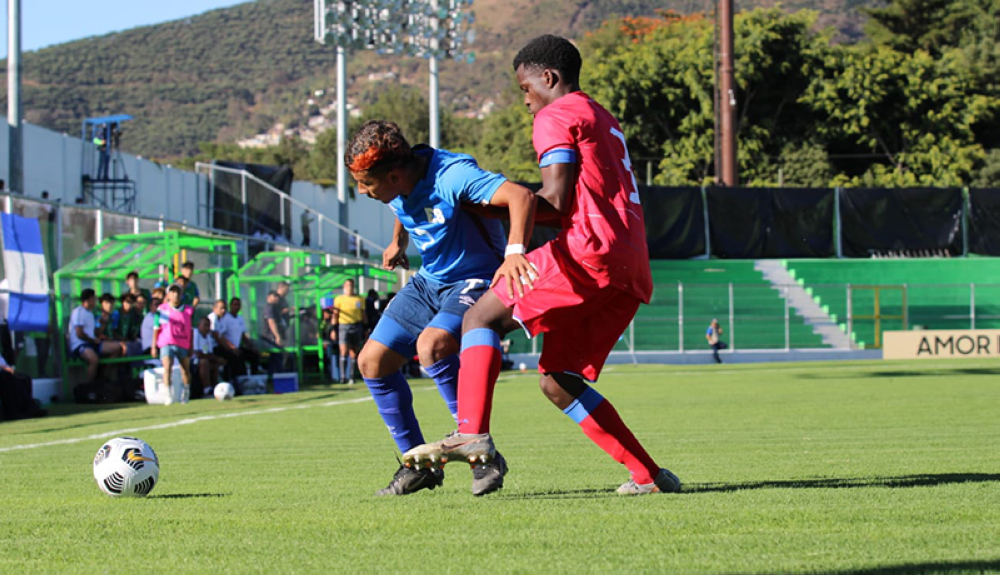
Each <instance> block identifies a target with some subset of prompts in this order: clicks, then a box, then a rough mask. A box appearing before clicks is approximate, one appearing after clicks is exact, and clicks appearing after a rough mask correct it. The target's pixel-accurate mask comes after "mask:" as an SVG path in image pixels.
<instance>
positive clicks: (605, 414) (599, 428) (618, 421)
mask: <svg viewBox="0 0 1000 575" xmlns="http://www.w3.org/2000/svg"><path fill="white" fill-rule="evenodd" d="M563 413H565V414H566V415H568V416H570V418H572V419H573V420H574V421H576V422H577V423H579V424H580V428H581V429H583V432H584V433H585V434H586V435H587V437H589V438H590V440H591V441H593V442H594V443H596V444H597V445H598V446H599V447H600V448H601V449H603V450H604V451H605V452H606V453H607V454H608V455H610V456H611V458H612V459H614V460H615V461H617V462H618V463H621V464H623V465H624V466H625V467H626V468H628V470H629V473H631V474H632V479H633V481H635V482H636V483H639V484H649V483H652V482H653V479H654V478H655V477H656V474H657V473H659V472H660V467H659V466H658V465H657V464H656V462H655V461H653V458H652V457H650V456H649V454H648V453H646V450H645V449H643V447H642V444H641V443H639V440H638V439H636V438H635V435H633V434H632V431H631V430H630V429H629V428H628V426H627V425H625V422H624V421H622V418H621V417H620V416H619V415H618V412H617V411H615V408H614V406H613V405H611V402H610V401H608V400H606V399H604V397H603V396H602V395H601V394H600V393H598V392H597V391H596V390H595V389H594V388H592V387H588V388H587V390H586V391H584V392H583V393H582V394H581V395H580V397H579V398H578V399H577V400H576V401H574V402H573V403H572V404H570V406H569V407H567V408H566V409H564V410H563Z"/></svg>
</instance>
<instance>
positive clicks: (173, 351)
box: [160, 345, 188, 360]
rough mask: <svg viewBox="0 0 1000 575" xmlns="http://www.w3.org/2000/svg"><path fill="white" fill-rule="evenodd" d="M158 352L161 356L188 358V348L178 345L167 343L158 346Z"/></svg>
mask: <svg viewBox="0 0 1000 575" xmlns="http://www.w3.org/2000/svg"><path fill="white" fill-rule="evenodd" d="M160 353H162V354H163V357H169V358H170V359H179V360H184V359H187V358H188V350H186V349H184V348H183V347H181V346H179V345H168V346H165V347H162V348H160Z"/></svg>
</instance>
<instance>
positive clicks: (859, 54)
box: [803, 45, 997, 186]
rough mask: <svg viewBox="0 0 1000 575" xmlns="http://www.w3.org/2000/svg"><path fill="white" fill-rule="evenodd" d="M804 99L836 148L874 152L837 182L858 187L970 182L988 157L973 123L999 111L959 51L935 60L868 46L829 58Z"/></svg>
mask: <svg viewBox="0 0 1000 575" xmlns="http://www.w3.org/2000/svg"><path fill="white" fill-rule="evenodd" d="M803 101H804V102H806V103H808V104H809V105H811V106H812V107H813V108H814V109H815V110H816V111H817V112H819V113H821V114H822V115H823V118H822V121H821V122H820V123H819V124H818V125H817V129H818V132H819V134H820V135H821V136H823V137H824V138H826V139H827V141H829V142H833V144H831V145H833V146H838V147H841V148H843V149H847V150H858V151H860V150H864V151H867V152H869V153H871V154H872V155H873V157H872V159H871V160H870V161H867V162H864V163H857V162H855V168H854V169H853V174H852V173H851V172H850V171H847V172H846V173H843V174H841V175H840V176H838V177H837V179H836V183H838V184H853V185H882V186H907V185H917V184H920V185H932V186H952V185H963V184H964V183H967V182H968V181H969V178H970V177H971V174H972V173H973V171H974V170H975V169H976V167H977V165H978V164H979V163H980V162H981V160H982V157H983V148H982V146H981V145H980V144H979V143H977V142H976V139H975V133H974V131H973V126H975V125H976V124H978V123H980V122H983V121H986V120H987V119H989V118H992V117H994V115H995V112H996V110H997V102H995V101H991V99H990V98H988V97H986V96H985V95H982V94H977V93H976V91H975V79H974V77H973V75H972V73H971V71H970V68H969V66H968V63H967V61H966V60H965V58H964V57H963V55H962V53H961V52H959V51H956V50H951V51H949V52H947V53H945V55H944V56H942V57H941V58H940V59H938V60H935V59H934V58H932V57H931V55H930V54H928V53H927V52H924V51H917V52H914V53H912V54H905V53H902V52H898V51H895V50H892V49H890V48H887V47H884V46H874V47H873V46H866V45H861V46H856V47H845V48H843V49H840V50H837V51H836V52H834V53H831V54H830V55H829V56H828V57H827V59H826V61H825V62H824V66H823V67H822V68H819V69H817V72H816V75H815V77H814V79H813V81H812V83H811V84H810V86H809V88H808V90H807V91H806V94H805V95H804V97H803ZM859 148H860V150H859ZM859 165H860V166H861V168H860V169H859V168H857V167H856V166H859Z"/></svg>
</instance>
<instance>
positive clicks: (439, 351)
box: [417, 332, 458, 366]
mask: <svg viewBox="0 0 1000 575" xmlns="http://www.w3.org/2000/svg"><path fill="white" fill-rule="evenodd" d="M456 353H458V342H457V341H455V338H454V337H452V336H451V335H448V334H447V333H440V332H439V333H435V334H433V335H430V334H428V332H424V333H423V334H421V335H420V338H418V339H417V357H418V358H419V359H420V365H423V366H428V365H434V364H435V363H437V362H439V361H441V360H442V359H444V358H446V357H448V356H450V355H455V354H456Z"/></svg>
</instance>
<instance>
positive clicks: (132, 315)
mask: <svg viewBox="0 0 1000 575" xmlns="http://www.w3.org/2000/svg"><path fill="white" fill-rule="evenodd" d="M119 300H120V301H121V308H120V309H118V310H115V311H116V313H117V314H118V328H117V329H116V330H115V332H114V334H115V335H114V337H115V339H118V340H120V341H125V342H130V341H135V340H137V339H138V338H139V327H140V325H141V324H142V315H140V313H139V310H138V308H136V307H135V296H134V295H132V294H130V293H126V294H123V295H122V296H121V297H120V298H119Z"/></svg>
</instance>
